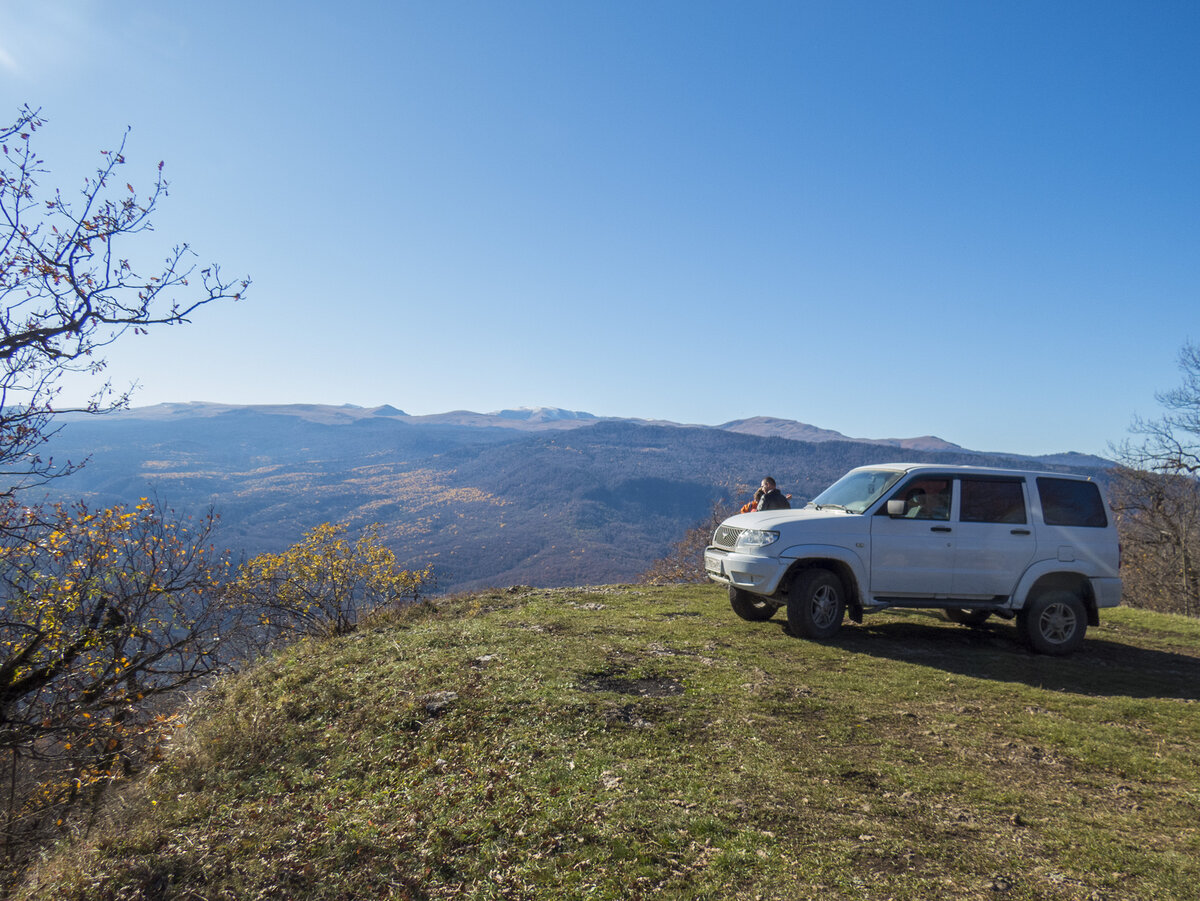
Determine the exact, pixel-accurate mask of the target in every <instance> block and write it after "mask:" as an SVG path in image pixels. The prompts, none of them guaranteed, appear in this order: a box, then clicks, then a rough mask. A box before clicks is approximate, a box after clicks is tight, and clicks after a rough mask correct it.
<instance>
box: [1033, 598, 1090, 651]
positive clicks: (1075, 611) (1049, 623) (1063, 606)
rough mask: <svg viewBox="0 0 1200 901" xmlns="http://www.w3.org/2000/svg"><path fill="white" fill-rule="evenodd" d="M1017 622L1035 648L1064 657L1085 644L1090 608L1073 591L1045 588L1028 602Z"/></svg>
mask: <svg viewBox="0 0 1200 901" xmlns="http://www.w3.org/2000/svg"><path fill="white" fill-rule="evenodd" d="M1017 623H1018V625H1019V626H1020V628H1021V631H1022V632H1023V633H1024V635H1025V638H1026V639H1027V640H1028V641H1029V644H1030V645H1031V646H1032V647H1033V649H1034V650H1035V651H1038V652H1039V653H1042V654H1055V655H1058V656H1061V655H1063V654H1070V653H1071V652H1072V651H1074V650H1076V649H1077V648H1078V647H1079V646H1080V645H1081V644H1083V636H1084V633H1086V632H1087V608H1086V607H1084V606H1083V601H1081V600H1080V599H1079V596H1078V595H1076V594H1073V593H1072V592H1070V591H1065V590H1063V589H1055V590H1054V591H1045V592H1042V593H1041V594H1039V595H1038V596H1037V597H1035V598H1034V599H1033V600H1031V601H1030V602H1029V603H1028V604H1026V605H1025V609H1023V610H1022V611H1021V612H1020V613H1019V614H1018V619H1017Z"/></svg>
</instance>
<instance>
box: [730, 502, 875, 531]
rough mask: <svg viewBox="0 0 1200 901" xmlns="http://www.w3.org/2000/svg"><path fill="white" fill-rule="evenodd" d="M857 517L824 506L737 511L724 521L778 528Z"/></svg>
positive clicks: (737, 526) (747, 527) (752, 526)
mask: <svg viewBox="0 0 1200 901" xmlns="http://www.w3.org/2000/svg"><path fill="white" fill-rule="evenodd" d="M848 516H850V517H854V518H855V519H857V518H858V517H859V516H861V514H859V513H847V512H846V511H845V510H838V509H833V508H830V507H826V508H825V509H823V510H818V509H816V508H815V507H803V508H801V509H798V510H796V509H793V510H764V511H762V512H761V513H757V512H756V513H738V514H737V515H736V516H731V517H729V519H727V520H725V523H726V524H727V525H730V526H734V527H735V528H738V529H778V528H779V527H780V526H784V525H787V524H790V523H802V522H816V521H821V522H828V521H830V520H839V519H845V518H846V517H848Z"/></svg>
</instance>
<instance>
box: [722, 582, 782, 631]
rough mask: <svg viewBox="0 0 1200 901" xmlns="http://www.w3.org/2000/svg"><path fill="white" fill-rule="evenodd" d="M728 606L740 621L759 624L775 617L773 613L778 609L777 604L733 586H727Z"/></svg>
mask: <svg viewBox="0 0 1200 901" xmlns="http://www.w3.org/2000/svg"><path fill="white" fill-rule="evenodd" d="M729 606H730V607H732V608H733V612H734V613H736V614H737V615H738V616H740V617H741V618H742V619H745V620H749V621H750V622H752V623H760V622H762V621H763V620H767V619H770V618H771V617H772V616H774V615H775V611H776V610H778V609H779V605H778V604H774V603H772V602H771V601H768V600H767V599H766V598H764V597H759V596H758V595H756V594H751V593H750V592H748V591H742V590H741V589H740V588H735V587H734V586H733V585H730V586H729Z"/></svg>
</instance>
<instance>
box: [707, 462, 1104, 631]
mask: <svg viewBox="0 0 1200 901" xmlns="http://www.w3.org/2000/svg"><path fill="white" fill-rule="evenodd" d="M1118 563H1119V550H1118V546H1117V529H1116V524H1115V523H1114V521H1113V518H1112V516H1110V515H1109V513H1108V510H1107V507H1106V505H1105V502H1104V499H1103V497H1102V496H1101V493H1100V488H1099V486H1098V485H1097V484H1096V483H1095V482H1094V481H1092V480H1091V479H1088V478H1086V477H1083V476H1075V475H1066V474H1063V473H1048V472H1026V471H1023V470H1008V469H984V468H980V467H974V466H936V465H928V464H909V463H891V464H882V465H879V466H861V467H859V468H858V469H852V470H851V471H850V472H848V473H847V474H846V475H844V476H843V477H842V478H840V479H839V480H838V481H836V482H835V483H834V484H833V485H831V486H830V487H829V488H827V489H826V490H825V491H824V492H822V493H821V494H820V495H819V496H818V497H816V498H815V499H814V500H813V501H812V502H811V503H809V504H808V505H807V506H806V507H804V508H803V509H801V510H771V511H765V512H762V513H742V514H739V515H737V516H733V517H730V518H729V519H727V520H725V522H723V523H722V524H721V525H720V526H719V527H718V528H717V531H716V533H715V534H714V535H713V541H712V545H711V546H710V547H709V548H708V549H707V550H706V551H705V552H704V568H705V570H706V571H707V573H708V576H709V578H711V579H713V580H714V581H717V582H721V583H724V584H726V585H728V586H729V601H730V604H731V605H732V607H733V610H734V612H735V613H737V614H738V616H740V617H742V618H743V619H748V620H765V619H770V617H771V616H772V615H774V613H775V611H776V610H777V609H779V608H780V607H782V606H784V605H786V606H787V618H788V625H789V626H790V628H791V630H792V632H793V633H794V634H796V635H801V636H804V637H807V638H816V639H825V638H830V637H832V636H833V635H834V634H835V633H836V632H837V631H838V629H839V628H840V627H841V624H842V618H843V616H844V614H845V612H846V610H847V608H849V610H850V617H851V619H853V620H854V621H856V622H861V621H862V616H863V614H864V613H870V612H873V611H878V610H885V609H887V608H889V607H923V608H935V609H941V610H944V611H945V613H946V616H947V617H949V618H950V619H952V620H954V621H955V622H960V623H963V624H964V625H979V624H981V623H982V622H983V621H984V620H986V619H987V618H988V617H989V616H991V615H993V614H996V615H999V616H1002V617H1005V618H1007V619H1011V618H1012V617H1014V616H1015V617H1016V618H1017V623H1018V626H1019V629H1020V631H1021V632H1022V633H1023V634H1024V636H1025V637H1026V638H1027V639H1028V641H1029V643H1030V644H1031V645H1032V646H1033V648H1034V650H1036V651H1040V652H1042V653H1046V654H1068V653H1070V652H1071V651H1074V650H1075V649H1076V648H1078V647H1079V645H1080V644H1081V643H1082V641H1083V637H1084V633H1085V632H1086V631H1087V627H1088V625H1089V624H1090V625H1093V626H1095V625H1098V624H1099V619H1098V613H1097V611H1098V610H1099V609H1100V608H1101V607H1115V606H1116V605H1117V604H1119V603H1120V602H1121V579H1120V576H1119V575H1118Z"/></svg>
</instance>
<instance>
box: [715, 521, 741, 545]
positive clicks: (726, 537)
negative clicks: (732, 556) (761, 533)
mask: <svg viewBox="0 0 1200 901" xmlns="http://www.w3.org/2000/svg"><path fill="white" fill-rule="evenodd" d="M744 531H746V530H745V529H738V528H734V527H733V526H718V527H717V532H716V534H715V535H713V545H715V546H716V547H719V548H724V549H725V550H727V551H732V550H733V549H734V547H736V546H737V540H738V536H739V535H741V534H742V532H744Z"/></svg>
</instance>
